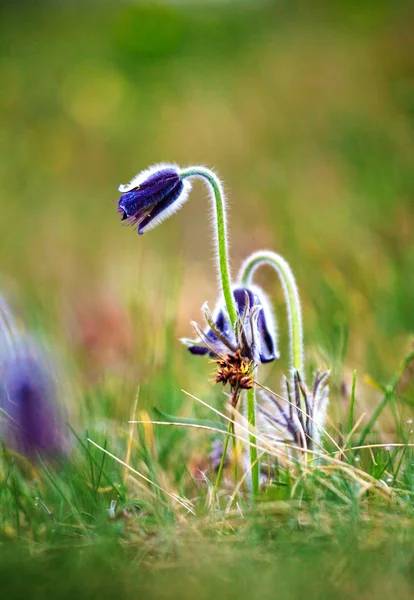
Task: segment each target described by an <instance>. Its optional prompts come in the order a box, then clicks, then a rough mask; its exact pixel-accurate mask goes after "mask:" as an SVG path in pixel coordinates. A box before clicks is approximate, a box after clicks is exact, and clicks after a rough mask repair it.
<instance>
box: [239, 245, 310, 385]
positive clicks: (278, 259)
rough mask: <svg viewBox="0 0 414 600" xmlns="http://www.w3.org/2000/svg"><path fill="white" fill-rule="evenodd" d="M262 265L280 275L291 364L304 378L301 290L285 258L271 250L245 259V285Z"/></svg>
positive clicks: (242, 276)
mask: <svg viewBox="0 0 414 600" xmlns="http://www.w3.org/2000/svg"><path fill="white" fill-rule="evenodd" d="M262 265H270V266H271V267H273V269H274V270H275V271H276V272H277V274H278V275H279V279H280V281H281V284H282V287H283V292H284V295H285V300H286V305H287V313H288V323H289V336H290V366H291V368H292V369H293V370H295V371H298V372H299V373H300V374H301V376H302V378H303V377H304V370H303V325H302V311H301V307H300V299H299V292H298V288H297V285H296V281H295V278H294V276H293V273H292V269H291V268H290V266H289V264H288V263H287V262H286V261H285V259H284V258H283V257H282V256H280V255H279V254H276V252H271V251H269V250H263V251H259V252H255V253H254V254H251V255H250V256H249V257H248V258H247V259H246V260H245V261H244V263H243V265H242V267H241V269H240V273H239V278H240V280H241V282H242V285H243V286H249V285H250V284H251V280H252V277H253V273H254V272H255V271H256V269H258V268H259V267H260V266H262Z"/></svg>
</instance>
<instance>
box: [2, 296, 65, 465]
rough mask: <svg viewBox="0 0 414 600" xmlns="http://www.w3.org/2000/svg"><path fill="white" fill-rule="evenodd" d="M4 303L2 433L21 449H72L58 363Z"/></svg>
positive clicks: (52, 453)
mask: <svg viewBox="0 0 414 600" xmlns="http://www.w3.org/2000/svg"><path fill="white" fill-rule="evenodd" d="M6 310H7V307H6V306H5V304H4V303H3V302H2V301H1V302H0V408H1V409H2V410H1V415H0V438H1V439H2V440H3V441H5V442H6V444H7V445H9V446H10V447H11V448H14V449H15V450H17V451H18V452H20V453H21V454H24V455H25V456H28V457H33V456H36V455H38V454H40V455H42V456H44V457H46V456H49V457H50V456H56V455H61V454H63V453H65V451H66V449H67V445H66V438H65V434H64V425H63V415H62V410H61V406H60V404H59V397H58V381H57V371H56V365H55V364H53V363H52V361H51V357H50V355H49V353H48V352H47V351H46V349H45V348H44V347H42V345H41V344H40V343H39V342H38V341H37V340H35V339H33V338H31V337H30V336H28V335H25V334H23V333H21V332H20V331H18V330H17V328H16V327H15V326H14V322H13V320H12V319H11V317H10V314H9V313H8V311H7V312H6Z"/></svg>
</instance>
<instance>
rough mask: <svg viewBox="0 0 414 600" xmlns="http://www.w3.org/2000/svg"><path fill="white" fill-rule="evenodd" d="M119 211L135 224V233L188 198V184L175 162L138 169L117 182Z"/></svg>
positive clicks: (141, 230)
mask: <svg viewBox="0 0 414 600" xmlns="http://www.w3.org/2000/svg"><path fill="white" fill-rule="evenodd" d="M118 189H119V191H120V192H121V193H122V196H121V198H120V199H119V202H118V212H119V213H120V214H121V215H122V220H123V221H125V220H128V221H129V223H131V224H132V225H137V229H138V233H139V234H143V233H145V231H148V230H149V229H153V228H154V227H156V226H157V225H159V224H160V223H162V221H164V220H165V219H167V218H168V217H170V216H171V215H172V214H173V213H175V212H176V211H177V210H178V209H179V208H180V207H181V206H182V205H183V203H184V202H185V201H186V200H187V198H188V193H189V191H190V189H191V184H190V182H189V181H188V179H186V180H183V179H182V178H181V176H180V174H179V171H178V167H176V166H175V165H167V164H160V165H155V166H154V167H150V168H149V169H146V170H145V171H141V173H138V175H136V176H135V177H134V178H133V179H132V180H131V182H130V183H128V184H126V185H120V186H119V188H118Z"/></svg>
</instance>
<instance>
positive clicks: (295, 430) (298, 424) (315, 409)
mask: <svg viewBox="0 0 414 600" xmlns="http://www.w3.org/2000/svg"><path fill="white" fill-rule="evenodd" d="M328 378H329V371H325V372H321V371H317V372H316V373H315V376H314V379H313V385H312V389H311V390H310V389H309V388H308V387H307V386H306V385H305V384H304V383H303V381H302V379H301V377H300V375H299V373H298V372H297V371H296V372H295V373H294V377H293V390H292V389H291V386H290V384H289V381H288V379H286V378H285V379H284V385H285V390H286V402H285V403H283V402H282V401H281V400H280V396H278V395H277V394H272V393H270V391H269V392H267V391H264V390H260V396H261V400H262V404H259V411H260V413H261V414H262V416H263V418H264V420H265V422H266V423H267V425H268V426H270V427H271V429H272V430H275V432H276V436H277V438H278V439H283V440H286V441H289V442H292V443H293V444H294V445H296V446H298V447H299V448H302V449H304V450H306V449H308V450H317V449H318V446H319V445H320V437H321V431H322V430H323V426H324V424H325V419H326V410H327V407H328V402H329V387H328ZM301 399H303V400H304V403H303V404H302V403H301ZM263 403H264V404H265V406H263ZM302 406H305V407H306V408H305V411H304V410H303V409H302ZM267 429H268V428H267ZM268 431H269V429H268Z"/></svg>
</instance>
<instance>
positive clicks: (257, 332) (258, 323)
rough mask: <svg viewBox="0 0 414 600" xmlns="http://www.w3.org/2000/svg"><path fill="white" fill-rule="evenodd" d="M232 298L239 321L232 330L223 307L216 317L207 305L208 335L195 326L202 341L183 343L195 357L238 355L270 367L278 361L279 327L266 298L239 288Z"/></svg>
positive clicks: (258, 292) (216, 313)
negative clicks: (277, 329)
mask: <svg viewBox="0 0 414 600" xmlns="http://www.w3.org/2000/svg"><path fill="white" fill-rule="evenodd" d="M233 296H234V300H235V303H236V307H237V312H238V320H237V323H236V328H235V329H233V328H232V326H231V324H230V321H229V319H228V316H227V313H226V308H225V305H224V303H219V305H218V307H217V308H216V310H215V311H214V316H213V315H211V313H210V311H209V310H208V308H207V307H206V305H205V308H204V314H205V317H206V321H207V323H208V325H209V327H208V328H207V329H206V330H205V331H201V329H200V328H199V327H198V326H197V325H195V327H196V329H197V331H198V333H199V336H200V338H201V341H200V342H199V343H198V342H193V341H190V340H183V341H184V343H186V345H187V346H188V349H189V351H190V352H191V353H192V354H197V355H206V354H209V355H210V356H211V357H214V358H216V357H223V356H227V355H229V354H230V355H235V354H236V353H237V352H239V353H240V355H241V356H242V357H243V358H246V359H248V360H250V361H251V362H253V363H254V364H255V365H257V364H259V363H268V362H271V361H273V360H275V359H276V358H278V357H279V354H278V351H277V349H276V337H277V336H276V327H275V323H274V319H273V315H272V313H271V310H270V307H269V304H268V301H267V298H266V297H265V296H264V294H263V292H262V291H261V290H260V289H259V288H257V287H250V288H236V289H234V290H233Z"/></svg>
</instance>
